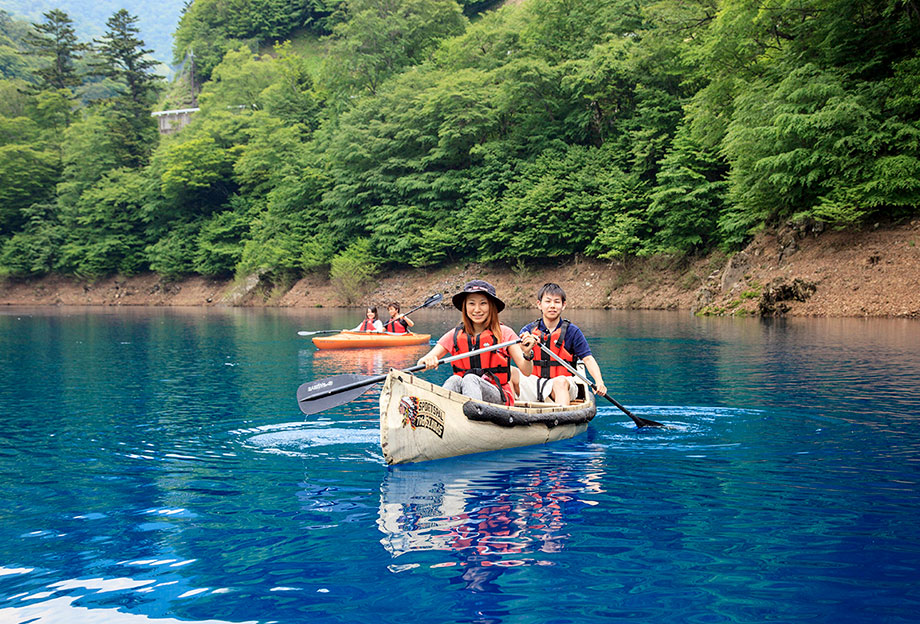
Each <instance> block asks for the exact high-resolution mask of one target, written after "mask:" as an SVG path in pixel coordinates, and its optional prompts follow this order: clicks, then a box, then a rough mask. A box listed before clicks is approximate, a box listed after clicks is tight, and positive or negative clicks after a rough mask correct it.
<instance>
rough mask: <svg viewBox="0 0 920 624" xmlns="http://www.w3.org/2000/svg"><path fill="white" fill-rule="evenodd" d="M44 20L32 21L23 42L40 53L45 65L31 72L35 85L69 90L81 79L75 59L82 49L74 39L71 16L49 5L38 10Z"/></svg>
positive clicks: (36, 53) (84, 47) (75, 38)
mask: <svg viewBox="0 0 920 624" xmlns="http://www.w3.org/2000/svg"><path fill="white" fill-rule="evenodd" d="M42 15H43V17H44V18H45V21H44V22H42V23H39V24H32V28H33V30H32V32H30V33H29V34H28V35H27V36H26V40H25V43H26V45H27V46H28V48H29V49H30V50H31V51H32V53H33V54H35V55H37V56H40V57H42V59H44V60H45V65H44V66H43V67H41V68H40V69H38V70H37V71H36V72H35V73H36V74H37V75H38V78H39V84H38V88H39V89H55V90H56V89H69V90H71V91H72V90H73V89H74V88H75V87H77V86H79V85H80V84H81V83H82V79H81V77H80V76H79V75H78V74H77V69H76V60H77V58H79V56H80V54H81V53H82V52H83V51H84V50H85V49H86V45H85V44H82V43H80V42H79V41H78V40H77V35H76V32H75V31H74V27H73V20H71V19H70V16H69V15H67V13H65V12H64V11H61V10H60V9H53V10H51V11H47V12H45V13H43V14H42Z"/></svg>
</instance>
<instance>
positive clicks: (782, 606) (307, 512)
mask: <svg viewBox="0 0 920 624" xmlns="http://www.w3.org/2000/svg"><path fill="white" fill-rule="evenodd" d="M504 316H505V319H506V321H508V322H510V323H511V324H512V325H514V326H515V327H516V328H517V327H520V326H521V325H523V324H524V323H525V322H527V321H529V320H532V318H531V317H533V316H534V315H533V313H532V312H522V311H512V312H511V313H509V314H506V315H504ZM570 316H571V318H572V319H573V320H574V321H575V322H577V323H579V324H580V325H582V327H583V328H584V329H585V333H586V335H587V336H588V338H589V341H590V342H591V344H592V346H593V348H594V351H595V355H596V356H597V357H598V359H599V360H600V361H601V363H602V367H603V371H604V376H605V379H606V381H607V385H608V387H609V389H610V394H611V395H612V396H614V397H616V398H617V399H618V400H619V401H620V402H621V403H623V404H625V405H626V406H628V407H629V408H630V409H631V410H632V411H633V412H635V413H636V414H638V415H640V416H645V417H649V418H652V419H654V420H658V421H661V422H664V423H666V424H668V425H669V426H670V428H669V429H668V430H667V431H637V430H636V429H635V427H634V426H633V425H632V422H631V421H630V420H629V419H628V418H627V417H625V416H624V415H623V414H622V413H620V412H619V411H618V410H617V409H616V408H615V407H614V406H612V405H609V404H602V405H601V409H600V410H599V413H598V417H597V418H596V419H595V420H594V422H593V423H592V425H591V427H590V428H589V430H588V432H587V433H586V434H585V435H582V436H579V437H578V438H575V439H573V440H568V441H565V442H560V443H556V444H554V445H549V446H545V447H533V448H529V449H518V450H512V451H505V452H498V453H490V454H485V455H481V456H470V457H465V458H455V459H450V460H442V461H436V462H429V463H427V464H418V465H413V466H406V467H398V468H387V467H386V466H385V465H384V463H383V460H382V456H381V453H380V449H379V443H378V440H377V431H376V412H375V409H376V399H377V388H375V389H374V390H372V391H371V392H369V393H367V394H366V395H364V396H362V397H360V398H359V399H358V400H356V401H354V402H352V403H350V404H348V405H346V406H343V407H341V408H339V409H337V410H334V411H328V412H324V413H322V414H318V415H315V416H311V417H308V418H306V419H305V418H304V417H303V415H302V414H300V412H299V410H298V408H297V405H296V401H295V398H294V393H295V391H296V388H297V386H298V385H299V384H301V383H303V382H304V381H307V380H310V379H315V378H318V377H324V376H327V375H333V374H339V373H356V372H357V373H368V374H369V373H377V372H381V371H385V370H386V369H387V368H388V367H390V366H395V367H401V366H408V365H411V364H413V363H414V362H415V360H416V359H417V358H418V356H419V355H420V354H421V353H423V352H424V350H425V348H424V347H422V348H410V349H395V350H381V351H377V352H368V351H349V352H318V351H316V350H315V349H314V348H312V346H311V344H310V343H309V341H308V340H307V339H304V338H301V337H298V336H297V335H296V331H297V330H300V329H322V328H334V327H346V326H348V327H350V326H354V325H355V324H356V323H357V320H358V319H359V317H360V310H359V311H323V310H308V311H304V310H299V311H253V310H229V311H213V310H212V311H200V310H188V311H182V310H157V309H137V310H131V309H128V310H119V309H114V310H113V309H92V310H83V309H64V310H53V309H49V310H35V309H32V310H26V309H15V308H13V309H9V308H7V309H2V310H0V364H2V365H0V419H2V420H0V422H2V423H3V435H2V436H0V622H3V623H4V624H5V623H7V622H17V623H23V624H24V623H26V622H30V623H31V622H68V623H69V622H116V623H121V622H126V623H134V622H138V623H140V622H145V623H149V622H153V623H161V622H179V621H190V622H266V623H267V622H285V623H287V622H336V623H338V622H393V623H404V622H407V621H409V622H415V621H425V622H429V623H432V624H435V623H442V622H443V623H448V622H493V623H499V622H515V623H517V622H523V623H528V622H534V623H544V622H553V623H556V622H559V623H562V622H573V623H574V622H579V623H580V622H601V621H604V622H606V621H616V620H636V621H646V622H704V623H717V622H763V621H779V622H866V621H870V620H871V621H873V622H917V621H920V615H918V614H920V589H918V587H920V586H918V583H917V579H918V576H920V538H918V536H917V523H918V519H920V489H918V479H920V431H918V422H920V383H918V379H920V356H918V354H920V323H918V322H916V321H897V320H861V319H860V320H852V319H851V320H815V319H790V320H786V321H782V320H779V321H768V322H762V321H758V320H752V319H696V318H692V317H690V316H688V315H686V314H677V313H673V314H672V313H625V312H600V311H590V312H583V311H573V312H572V314H571V315H570ZM415 318H416V322H417V326H418V328H419V329H425V330H427V331H430V332H431V333H432V334H435V335H436V336H437V335H440V333H441V332H443V331H445V330H446V329H447V328H449V327H450V326H452V324H453V323H454V322H455V320H456V319H455V315H454V314H452V313H449V312H442V311H432V310H423V311H420V312H418V313H417V314H416V316H415ZM446 374H447V373H446V371H440V370H439V371H436V372H434V373H428V374H426V376H427V377H428V378H430V379H435V380H441V379H443V378H444V377H445V376H446Z"/></svg>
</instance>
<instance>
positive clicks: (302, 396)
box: [297, 338, 521, 416]
mask: <svg viewBox="0 0 920 624" xmlns="http://www.w3.org/2000/svg"><path fill="white" fill-rule="evenodd" d="M520 341H521V339H520V338H518V339H517V340H509V341H508V342H501V343H499V344H494V345H491V346H489V347H483V348H481V349H475V350H473V351H470V352H468V353H461V354H459V355H452V356H450V357H446V358H443V359H441V360H438V365H441V364H447V363H448V362H453V361H454V360H462V359H463V358H468V357H472V356H474V355H479V354H480V353H485V352H486V351H495V350H496V349H503V348H505V347H510V346H511V345H516V344H517V343H519V342H520ZM420 370H425V366H424V364H416V365H415V366H410V367H409V368H404V369H402V370H401V371H400V372H402V373H414V372H416V371H420ZM386 378H387V376H386V375H385V374H384V375H355V374H348V375H336V376H335V377H326V378H325V379H319V380H317V381H308V382H307V383H305V384H301V386H300V387H299V388H297V405H298V406H299V407H300V411H301V412H303V413H304V414H307V415H308V416H309V415H310V414H316V413H317V412H322V411H324V410H327V409H329V408H330V407H336V406H338V405H344V404H345V403H348V402H349V401H353V400H355V399H356V398H358V397H359V396H361V395H362V394H364V393H365V392H367V391H368V390H369V389H370V387H371V386H372V385H374V384H375V383H377V382H378V381H383V380H384V379H386Z"/></svg>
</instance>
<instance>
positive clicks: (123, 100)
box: [95, 9, 160, 167]
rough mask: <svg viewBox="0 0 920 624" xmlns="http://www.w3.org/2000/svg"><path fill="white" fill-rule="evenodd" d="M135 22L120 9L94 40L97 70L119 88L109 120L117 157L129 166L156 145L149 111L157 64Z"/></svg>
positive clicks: (139, 161) (157, 80)
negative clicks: (102, 33)
mask: <svg viewBox="0 0 920 624" xmlns="http://www.w3.org/2000/svg"><path fill="white" fill-rule="evenodd" d="M136 23H137V17H136V16H132V15H131V14H129V13H128V12H127V11H126V10H125V9H120V10H119V11H117V12H115V13H114V14H113V15H112V16H111V17H110V18H109V19H108V20H107V21H106V27H107V28H108V30H107V31H106V33H105V34H104V35H103V37H102V38H101V39H97V40H95V42H96V44H97V45H98V54H99V57H100V62H99V63H98V64H96V65H95V68H96V70H97V71H98V72H99V73H100V74H101V75H102V76H105V77H107V78H109V79H111V80H114V81H115V82H116V83H117V84H118V85H120V88H121V91H120V93H119V95H118V96H117V97H114V98H112V100H111V108H110V110H109V119H110V121H111V129H112V133H113V135H114V136H115V141H116V143H117V151H118V152H119V158H120V160H121V162H122V164H124V165H125V166H129V167H137V166H140V165H143V164H145V163H146V162H147V158H148V156H149V154H150V152H151V148H152V146H153V145H155V144H156V138H157V129H156V123H155V122H154V121H153V119H152V118H151V117H150V110H151V107H152V105H153V102H154V99H155V97H156V94H157V92H158V90H159V88H160V84H159V83H160V78H159V77H158V76H157V75H156V74H155V73H153V68H154V67H155V66H156V61H154V60H153V59H151V58H150V57H149V56H148V55H149V54H150V52H151V50H147V49H145V48H144V42H143V41H142V40H140V39H138V38H137V35H138V33H139V31H138V29H137V26H136Z"/></svg>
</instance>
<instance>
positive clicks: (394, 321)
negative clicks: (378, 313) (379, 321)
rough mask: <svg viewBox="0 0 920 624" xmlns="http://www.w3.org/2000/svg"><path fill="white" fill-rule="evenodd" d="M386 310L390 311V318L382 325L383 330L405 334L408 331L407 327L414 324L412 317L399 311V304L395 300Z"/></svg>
mask: <svg viewBox="0 0 920 624" xmlns="http://www.w3.org/2000/svg"><path fill="white" fill-rule="evenodd" d="M387 312H389V313H390V320H389V321H387V324H386V325H384V326H383V329H384V331H386V332H387V333H390V334H407V333H409V328H410V327H414V326H415V323H414V322H413V321H412V319H410V318H409V317H408V316H406V315H404V314H400V313H399V304H398V303H396V302H395V301H394V302H393V303H391V304H390V305H388V306H387ZM410 312H411V310H410Z"/></svg>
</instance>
